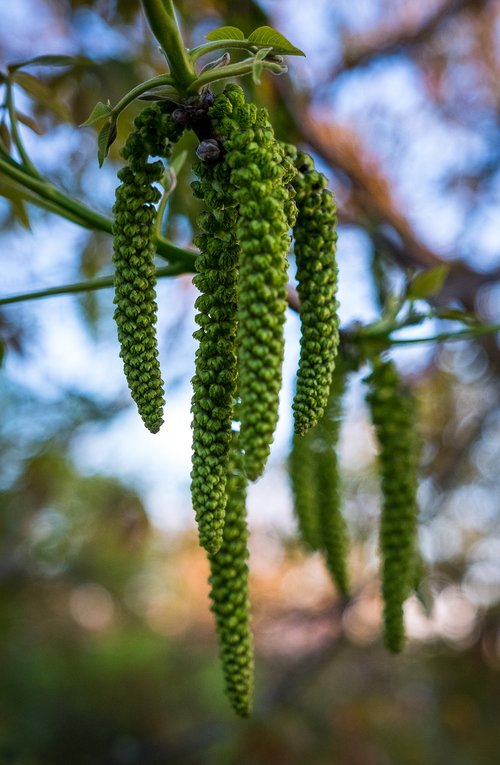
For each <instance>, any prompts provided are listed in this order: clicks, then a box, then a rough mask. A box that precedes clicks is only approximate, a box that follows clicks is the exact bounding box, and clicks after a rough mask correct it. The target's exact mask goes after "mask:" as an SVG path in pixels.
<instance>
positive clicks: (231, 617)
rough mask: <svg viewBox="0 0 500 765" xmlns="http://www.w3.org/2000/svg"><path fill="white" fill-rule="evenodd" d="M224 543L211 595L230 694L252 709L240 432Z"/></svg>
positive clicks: (213, 565) (241, 707)
mask: <svg viewBox="0 0 500 765" xmlns="http://www.w3.org/2000/svg"><path fill="white" fill-rule="evenodd" d="M232 446H233V448H232V451H231V456H230V464H229V476H228V480H227V495H228V497H227V504H226V521H225V525H224V537H223V542H222V547H221V548H220V550H219V552H218V553H217V554H216V555H210V556H209V558H210V571H211V574H210V579H209V583H210V586H211V591H210V597H211V600H212V611H213V613H214V615H215V620H216V628H217V632H218V635H219V652H220V656H221V661H222V668H223V672H224V678H225V683H226V692H227V695H228V697H229V700H230V702H231V704H232V706H233V708H234V710H235V712H237V714H239V715H241V716H242V717H246V716H248V715H249V714H250V712H251V708H252V693H253V649H252V635H251V631H250V607H249V601H248V565H247V560H248V549H247V535H248V532H247V524H246V517H245V516H246V511H245V499H246V485H247V479H246V477H245V473H244V470H243V457H242V454H241V452H240V451H239V449H238V435H237V434H234V435H233V444H232Z"/></svg>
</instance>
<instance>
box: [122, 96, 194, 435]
mask: <svg viewBox="0 0 500 765" xmlns="http://www.w3.org/2000/svg"><path fill="white" fill-rule="evenodd" d="M180 132H181V131H180V129H179V128H178V127H177V126H175V125H174V123H173V122H172V120H171V117H170V115H169V114H168V113H165V111H164V110H163V109H162V108H161V107H160V106H158V105H156V104H155V105H153V106H150V107H148V108H147V109H145V110H144V111H143V112H141V114H139V115H138V117H136V119H135V122H134V129H133V131H132V132H131V133H130V135H129V137H128V139H127V141H126V144H125V146H124V148H123V151H122V156H123V158H124V159H125V160H126V161H127V163H128V164H127V165H126V166H125V167H123V168H122V169H121V170H120V171H119V173H118V177H119V179H120V180H121V184H120V185H119V186H118V188H117V189H116V200H115V204H114V207H113V212H114V214H115V219H114V222H113V237H114V240H113V246H114V254H113V262H114V265H115V298H114V302H115V305H116V308H115V313H114V318H115V321H116V324H117V328H118V340H119V343H120V347H121V350H120V356H121V358H122V359H123V366H124V371H125V376H126V378H127V382H128V386H129V388H130V392H131V395H132V398H133V399H134V401H135V403H136V405H137V408H138V411H139V414H140V416H141V417H142V419H143V421H144V424H145V425H146V427H147V428H148V429H149V430H150V431H151V432H152V433H156V432H157V431H158V430H159V428H160V426H161V424H162V422H163V419H162V413H163V404H164V398H163V394H164V391H163V382H162V379H161V372H160V365H159V361H158V346H157V340H156V313H157V305H156V293H155V284H156V274H155V266H154V254H155V245H154V224H155V218H156V208H155V206H154V205H155V203H156V202H158V200H159V198H160V192H159V191H158V189H157V188H156V187H155V186H154V185H153V184H154V183H156V182H158V181H159V180H160V179H161V177H162V175H163V172H164V169H163V164H162V162H161V161H159V160H156V161H154V162H148V157H149V156H150V155H151V156H161V157H165V158H167V157H169V156H170V152H171V146H172V144H171V141H174V140H177V138H178V137H179V134H180Z"/></svg>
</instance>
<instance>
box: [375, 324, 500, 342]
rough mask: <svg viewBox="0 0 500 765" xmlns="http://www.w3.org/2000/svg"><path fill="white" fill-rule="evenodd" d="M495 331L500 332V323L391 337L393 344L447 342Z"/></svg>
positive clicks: (469, 338) (468, 338)
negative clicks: (458, 329) (457, 330)
mask: <svg viewBox="0 0 500 765" xmlns="http://www.w3.org/2000/svg"><path fill="white" fill-rule="evenodd" d="M493 332H500V324H487V325H485V326H482V327H471V328H470V329H463V330H461V331H460V332H441V333H440V334H438V335H432V336H431V337H415V338H407V339H401V340H397V339H395V340H393V339H391V340H390V341H389V342H390V344H391V345H412V344H417V343H447V342H449V341H453V340H473V339H474V338H475V337H481V336H482V335H489V334H492V333H493Z"/></svg>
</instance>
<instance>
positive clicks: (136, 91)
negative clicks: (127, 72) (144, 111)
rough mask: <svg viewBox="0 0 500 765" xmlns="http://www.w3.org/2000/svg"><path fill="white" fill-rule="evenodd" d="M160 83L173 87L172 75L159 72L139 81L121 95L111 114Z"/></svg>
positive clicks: (116, 112)
mask: <svg viewBox="0 0 500 765" xmlns="http://www.w3.org/2000/svg"><path fill="white" fill-rule="evenodd" d="M161 85H172V86H173V87H175V83H174V81H173V79H172V77H170V76H169V75H168V74H160V75H158V76H157V77H152V78H151V79H150V80H146V81H145V82H141V84H140V85H136V86H135V88H132V90H131V91H130V92H129V93H127V95H125V96H123V98H121V99H120V100H119V101H118V103H117V104H116V106H114V107H113V111H112V114H113V115H115V116H118V115H119V114H120V112H122V111H123V110H124V109H125V107H126V106H128V105H129V104H130V103H132V101H133V100H134V99H136V98H137V96H141V95H142V94H143V93H145V92H146V91H148V90H151V89H152V88H158V87H160V86H161Z"/></svg>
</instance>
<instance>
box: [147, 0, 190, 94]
mask: <svg viewBox="0 0 500 765" xmlns="http://www.w3.org/2000/svg"><path fill="white" fill-rule="evenodd" d="M142 5H143V8H144V13H145V15H146V18H147V20H148V23H149V26H150V27H151V31H152V32H153V34H154V36H155V37H156V39H157V40H158V42H159V43H160V45H161V47H162V49H163V51H164V53H165V55H166V57H167V61H168V63H169V66H170V73H171V75H172V78H173V80H174V85H175V87H176V88H177V89H178V90H179V91H180V92H181V93H186V92H187V91H188V89H189V87H190V85H191V84H192V82H193V81H194V80H195V79H196V74H195V71H194V68H193V64H192V62H191V60H190V58H189V56H188V53H187V50H186V48H185V46H184V43H183V41H182V38H181V33H180V30H179V27H178V24H177V19H176V17H175V11H174V6H173V2H172V0H142Z"/></svg>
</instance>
